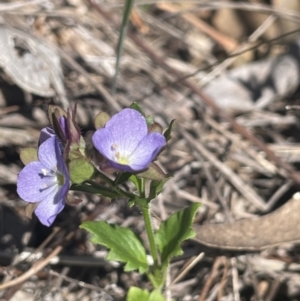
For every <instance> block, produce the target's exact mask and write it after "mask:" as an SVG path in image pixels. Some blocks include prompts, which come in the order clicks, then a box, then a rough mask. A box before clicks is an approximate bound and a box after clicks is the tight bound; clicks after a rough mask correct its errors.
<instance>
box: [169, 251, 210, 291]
mask: <svg viewBox="0 0 300 301" xmlns="http://www.w3.org/2000/svg"><path fill="white" fill-rule="evenodd" d="M204 255H205V253H203V252H202V253H200V254H199V255H198V256H197V257H196V258H195V259H194V260H193V261H192V262H191V263H190V264H189V265H188V266H187V267H186V268H185V269H183V271H181V272H180V273H179V275H178V276H177V277H176V278H175V279H174V280H173V281H172V283H171V284H170V286H168V287H167V288H166V289H170V288H171V287H172V285H174V284H176V283H177V282H179V281H180V280H181V279H182V278H183V277H184V276H185V275H186V274H187V273H188V272H189V271H190V270H191V269H192V268H193V267H194V266H195V265H196V264H197V263H198V262H200V261H201V260H202V259H203V258H204Z"/></svg>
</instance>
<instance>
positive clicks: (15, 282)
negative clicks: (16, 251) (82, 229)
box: [0, 232, 74, 290]
mask: <svg viewBox="0 0 300 301" xmlns="http://www.w3.org/2000/svg"><path fill="white" fill-rule="evenodd" d="M73 235H74V232H71V233H70V234H69V235H68V236H67V237H66V241H69V240H70V239H71V238H72V237H73ZM62 250H63V246H57V247H56V248H55V249H54V250H53V251H52V252H51V253H50V254H49V255H48V256H47V257H46V258H45V259H42V260H40V261H37V262H36V263H35V264H34V265H33V266H32V267H31V268H30V269H29V270H28V271H27V272H25V273H24V274H22V275H21V276H20V277H18V278H15V279H13V280H11V281H8V282H5V283H3V284H1V285H0V290H3V289H6V288H8V287H12V286H14V285H18V284H20V283H22V282H24V281H26V280H27V279H29V278H30V277H32V276H33V275H35V274H36V273H37V272H39V271H40V270H41V269H43V268H44V267H45V266H46V265H47V264H48V263H49V262H50V261H51V259H52V258H53V257H55V256H56V255H58V254H59V253H60V252H61V251H62Z"/></svg>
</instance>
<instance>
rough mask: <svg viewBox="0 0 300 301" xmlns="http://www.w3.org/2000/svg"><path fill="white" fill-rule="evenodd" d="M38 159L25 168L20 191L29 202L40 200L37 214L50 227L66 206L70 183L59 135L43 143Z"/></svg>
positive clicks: (19, 180)
mask: <svg viewBox="0 0 300 301" xmlns="http://www.w3.org/2000/svg"><path fill="white" fill-rule="evenodd" d="M38 159H39V161H34V162H31V163H29V164H27V165H26V166H25V167H24V168H23V169H22V170H21V172H20V174H19V176H18V180H17V192H18V194H19V196H20V197H21V198H22V199H23V200H25V201H26V202H28V203H38V202H40V203H39V204H38V205H37V207H36V209H35V214H36V215H37V217H38V218H39V220H40V221H41V223H42V224H44V225H45V226H50V225H51V224H52V223H53V221H54V220H55V218H56V216H57V215H58V214H59V213H60V212H61V211H62V210H63V208H64V206H65V203H66V195H67V193H68V190H69V185H70V176H69V172H68V169H67V166H66V164H65V162H64V160H63V157H62V153H61V148H60V146H59V143H58V139H57V138H56V137H55V136H54V137H49V138H48V139H47V140H46V141H44V142H43V143H42V144H41V145H40V147H39V150H38Z"/></svg>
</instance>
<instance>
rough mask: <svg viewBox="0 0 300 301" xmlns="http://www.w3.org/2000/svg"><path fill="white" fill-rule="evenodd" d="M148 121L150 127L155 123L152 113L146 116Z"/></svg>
mask: <svg viewBox="0 0 300 301" xmlns="http://www.w3.org/2000/svg"><path fill="white" fill-rule="evenodd" d="M146 122H147V125H148V127H149V126H151V125H153V124H154V119H153V116H151V115H149V116H147V117H146Z"/></svg>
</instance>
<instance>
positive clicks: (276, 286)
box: [265, 276, 282, 301]
mask: <svg viewBox="0 0 300 301" xmlns="http://www.w3.org/2000/svg"><path fill="white" fill-rule="evenodd" d="M281 282H282V279H281V276H278V277H277V278H276V279H275V280H274V281H273V283H272V286H271V290H270V293H269V295H268V296H267V297H266V299H265V301H273V300H274V299H275V298H276V295H277V292H278V290H279V288H280V286H281Z"/></svg>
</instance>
